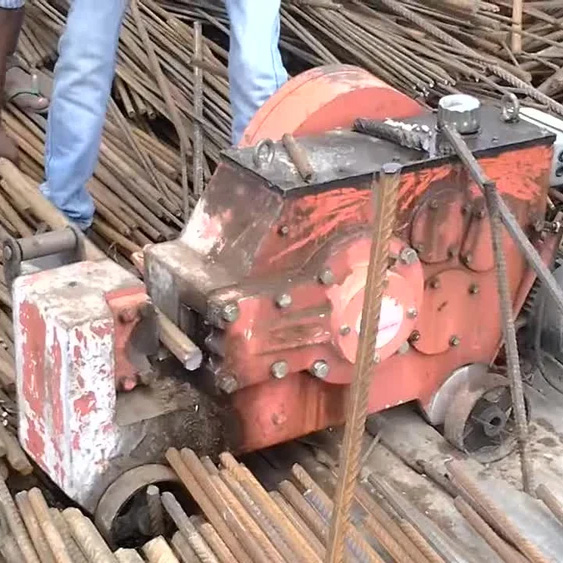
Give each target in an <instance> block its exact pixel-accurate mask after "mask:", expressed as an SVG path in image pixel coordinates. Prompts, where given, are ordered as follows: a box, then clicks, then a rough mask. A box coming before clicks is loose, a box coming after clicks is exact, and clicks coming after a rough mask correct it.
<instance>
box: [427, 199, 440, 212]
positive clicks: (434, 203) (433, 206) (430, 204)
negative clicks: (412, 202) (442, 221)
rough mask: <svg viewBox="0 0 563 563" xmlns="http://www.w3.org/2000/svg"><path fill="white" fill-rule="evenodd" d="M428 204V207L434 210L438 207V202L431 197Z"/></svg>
mask: <svg viewBox="0 0 563 563" xmlns="http://www.w3.org/2000/svg"><path fill="white" fill-rule="evenodd" d="M428 206H429V207H430V209H432V210H434V211H435V210H436V209H438V202H437V201H436V200H435V199H433V200H431V201H430V203H429V204H428Z"/></svg>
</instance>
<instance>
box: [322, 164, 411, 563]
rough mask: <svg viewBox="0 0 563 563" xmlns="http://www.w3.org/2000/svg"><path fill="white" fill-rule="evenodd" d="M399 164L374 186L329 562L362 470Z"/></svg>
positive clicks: (340, 548) (337, 559)
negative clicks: (363, 291) (363, 286)
mask: <svg viewBox="0 0 563 563" xmlns="http://www.w3.org/2000/svg"><path fill="white" fill-rule="evenodd" d="M400 170H401V167H400V165H399V164H395V163H391V164H385V165H384V166H383V167H382V169H381V172H380V176H379V181H378V182H375V181H374V184H373V196H374V220H373V227H372V229H373V232H372V246H371V251H370V261H369V266H368V273H367V280H366V286H365V294H364V305H363V310H362V321H361V326H360V337H359V342H358V352H357V357H356V365H355V370H354V379H353V381H352V386H351V389H350V397H349V402H348V408H347V413H346V427H345V430H344V439H343V443H342V448H341V451H340V468H339V478H338V482H337V486H336V495H335V502H334V511H333V514H332V522H331V527H330V535H329V542H328V551H327V562H328V563H342V561H343V557H344V538H345V536H346V531H347V528H348V526H349V523H350V509H351V506H352V499H353V498H354V490H355V487H356V479H357V477H358V473H359V470H360V457H361V445H362V436H363V433H364V427H365V422H366V416H367V406H368V393H369V387H370V383H371V378H372V370H373V367H374V365H375V364H376V363H377V358H376V351H375V345H376V340H377V333H378V328H379V317H380V312H381V301H382V298H383V291H384V288H385V275H386V271H387V268H388V260H389V241H390V239H391V236H392V234H393V227H394V224H395V215H396V207H397V197H398V187H399V181H400Z"/></svg>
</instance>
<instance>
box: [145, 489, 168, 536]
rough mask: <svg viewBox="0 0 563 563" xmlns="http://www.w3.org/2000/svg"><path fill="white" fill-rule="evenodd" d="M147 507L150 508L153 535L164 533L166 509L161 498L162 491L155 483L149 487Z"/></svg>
mask: <svg viewBox="0 0 563 563" xmlns="http://www.w3.org/2000/svg"><path fill="white" fill-rule="evenodd" d="M147 508H148V510H149V522H150V528H151V534H152V535H153V536H162V535H164V511H163V510H162V502H161V500H160V491H159V490H158V487H157V486H155V485H149V486H148V487H147Z"/></svg>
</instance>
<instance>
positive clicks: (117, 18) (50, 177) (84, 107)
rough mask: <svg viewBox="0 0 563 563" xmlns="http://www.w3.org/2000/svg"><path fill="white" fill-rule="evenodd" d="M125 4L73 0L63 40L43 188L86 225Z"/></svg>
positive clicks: (122, 1) (91, 213)
mask: <svg viewBox="0 0 563 563" xmlns="http://www.w3.org/2000/svg"><path fill="white" fill-rule="evenodd" d="M0 1H1V0H0ZM126 8H127V0H101V1H100V0H73V2H72V4H71V9H70V13H69V15H68V20H67V25H66V29H65V31H64V33H63V36H62V37H61V40H60V43H59V60H58V61H57V64H56V66H55V81H54V86H53V95H52V99H51V105H50V108H49V120H48V128H47V142H46V147H45V174H46V178H47V181H46V182H45V184H43V185H42V186H41V191H42V192H43V193H44V194H45V196H46V197H48V198H49V199H50V200H51V202H52V203H53V204H55V205H56V206H57V207H58V208H59V209H60V210H61V211H62V212H63V213H65V214H66V215H67V217H68V218H69V219H70V220H71V221H73V222H74V223H76V224H77V225H78V226H79V227H80V228H82V229H87V228H88V227H89V226H90V225H91V224H92V219H93V217H94V202H93V200H92V197H91V196H90V194H89V193H88V190H87V189H86V183H87V182H88V181H89V180H90V178H91V177H92V175H93V173H94V169H95V168H96V163H97V161H98V152H99V149H100V143H101V139H102V131H103V126H104V121H105V115H106V109H107V104H108V100H109V95H110V91H111V84H112V81H113V76H114V72H115V63H116V54H117V46H118V41H119V31H120V29H121V21H122V18H123V14H124V13H125V9H126Z"/></svg>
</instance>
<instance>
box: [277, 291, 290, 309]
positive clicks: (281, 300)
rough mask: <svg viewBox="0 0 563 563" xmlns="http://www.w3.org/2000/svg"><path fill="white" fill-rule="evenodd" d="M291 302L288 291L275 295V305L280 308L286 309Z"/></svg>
mask: <svg viewBox="0 0 563 563" xmlns="http://www.w3.org/2000/svg"><path fill="white" fill-rule="evenodd" d="M292 303H293V299H292V298H291V295H289V293H282V294H281V295H278V296H277V297H276V305H277V306H278V307H279V308H280V309H287V308H288V307H290V306H291V304H292Z"/></svg>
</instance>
